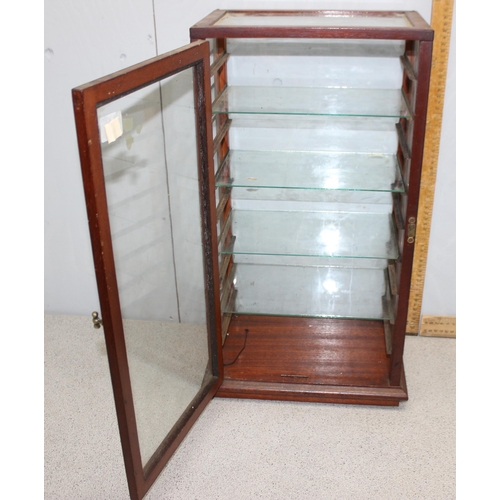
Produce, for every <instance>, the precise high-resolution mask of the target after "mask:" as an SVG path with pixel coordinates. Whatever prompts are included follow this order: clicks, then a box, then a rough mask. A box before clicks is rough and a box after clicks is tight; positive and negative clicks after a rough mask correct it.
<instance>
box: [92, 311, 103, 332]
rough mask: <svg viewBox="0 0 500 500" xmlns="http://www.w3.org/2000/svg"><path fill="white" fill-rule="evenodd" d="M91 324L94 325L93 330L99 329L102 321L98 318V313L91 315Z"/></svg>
mask: <svg viewBox="0 0 500 500" xmlns="http://www.w3.org/2000/svg"><path fill="white" fill-rule="evenodd" d="M92 322H93V323H94V328H101V326H102V319H101V318H99V313H98V312H96V311H94V312H93V313H92Z"/></svg>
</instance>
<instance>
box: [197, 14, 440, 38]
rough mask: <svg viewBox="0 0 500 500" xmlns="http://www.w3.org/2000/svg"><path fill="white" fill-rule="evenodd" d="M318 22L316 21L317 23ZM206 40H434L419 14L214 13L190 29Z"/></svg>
mask: <svg viewBox="0 0 500 500" xmlns="http://www.w3.org/2000/svg"><path fill="white" fill-rule="evenodd" d="M316 20H317V22H316ZM190 35H191V40H197V39H206V38H352V39H382V40H429V41H430V40H433V38H434V30H433V29H432V28H431V26H429V24H428V23H427V22H426V21H425V20H424V19H423V18H422V17H421V16H420V14H419V13H418V12H416V11H356V10H215V11H213V12H212V13H211V14H209V15H208V16H206V17H205V18H204V19H202V20H201V21H200V22H198V23H197V24H195V25H194V26H192V27H191V29H190Z"/></svg>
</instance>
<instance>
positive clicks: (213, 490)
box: [45, 316, 456, 500]
mask: <svg viewBox="0 0 500 500" xmlns="http://www.w3.org/2000/svg"><path fill="white" fill-rule="evenodd" d="M455 344H456V342H455V340H452V339H435V338H424V337H411V336H410V337H407V342H406V345H407V347H406V351H405V366H406V375H407V382H408V390H409V393H410V400H409V401H408V402H406V403H402V404H401V405H400V407H398V408H383V407H364V406H348V405H326V404H306V403H289V402H274V401H270V402H267V401H250V400H224V399H214V400H213V401H212V402H211V403H210V404H209V405H208V407H207V409H206V410H205V412H204V413H203V414H202V416H201V418H200V419H199V421H198V422H197V424H196V425H195V426H194V428H193V429H192V430H191V432H190V433H189V435H188V436H187V438H186V439H185V441H184V442H183V444H182V445H181V447H180V448H179V450H178V451H177V452H176V454H175V455H174V457H173V458H172V460H171V461H170V463H169V464H168V465H167V467H166V469H165V470H164V472H163V473H162V475H161V476H160V477H159V479H158V480H157V482H156V483H155V484H154V485H153V487H152V488H151V490H150V492H149V493H148V495H147V498H148V499H149V500H170V499H171V500H226V499H228V500H229V499H236V500H247V499H248V500H250V499H252V500H253V499H265V500H309V499H311V500H312V499H314V500H332V499H335V500H358V499H359V500H376V499H380V500H382V499H383V500H399V499H405V500H406V499H420V500H440V499H443V500H444V499H446V500H451V499H454V498H456V495H455ZM45 498H46V499H47V500H52V499H64V500H68V499H71V500H76V499H89V500H104V499H112V500H114V499H116V500H121V499H123V500H126V499H127V498H128V492H127V485H126V478H125V471H124V467H123V460H122V456H121V448H120V442H119V437H118V429H117V424H116V417H115V413H114V403H113V397H112V392H111V384H110V380H109V373H108V367H107V361H106V355H105V349H104V342H103V337H102V330H94V329H93V328H92V323H91V319H90V318H80V317H72V316H46V318H45Z"/></svg>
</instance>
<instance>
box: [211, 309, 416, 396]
mask: <svg viewBox="0 0 500 500" xmlns="http://www.w3.org/2000/svg"><path fill="white" fill-rule="evenodd" d="M246 330H248V331H246ZM245 338H246V343H245ZM243 346H245V347H244V349H243V350H242V348H243ZM240 351H241V354H239V356H238V353H240ZM223 354H224V364H225V365H226V366H225V367H224V382H223V383H222V386H221V387H220V389H219V391H218V392H217V396H219V397H235V398H256V399H277V400H287V401H308V402H325V403H343V404H345V403H352V404H374V405H392V406H397V405H398V404H399V402H400V401H405V400H407V399H408V394H407V391H406V383H405V380H404V371H403V375H402V380H401V384H400V385H399V386H391V385H389V368H390V363H389V361H390V358H389V357H388V356H387V354H386V349H385V337H384V324H383V322H382V321H366V320H336V319H318V318H296V317H275V316H250V315H234V316H233V318H232V321H231V324H230V326H229V332H228V337H227V338H226V342H225V344H224V349H223Z"/></svg>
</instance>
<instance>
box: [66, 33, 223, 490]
mask: <svg viewBox="0 0 500 500" xmlns="http://www.w3.org/2000/svg"><path fill="white" fill-rule="evenodd" d="M209 71H210V64H209V44H208V42H195V43H192V44H190V45H188V46H186V47H183V48H182V49H179V50H176V51H174V52H171V53H168V54H165V55H163V56H160V57H156V58H154V59H151V60H149V61H146V62H145V63H141V64H139V65H136V66H133V67H131V68H129V69H127V70H123V71H120V72H118V73H115V74H113V75H110V76H108V77H105V78H102V79H100V80H96V81H94V82H91V83H89V84H87V85H83V86H81V87H78V88H76V89H74V90H73V100H74V106H75V117H76V124H77V132H78V142H79V149H80V157H81V163H82V173H83V180H84V187H85V196H86V201H87V211H88V218H89V224H90V231H91V239H92V248H93V254H94V263H95V269H96V276H97V283H98V289H99V299H100V307H101V309H100V313H101V316H102V326H103V327H104V333H105V338H106V346H107V352H108V358H109V365H110V371H111V378H112V384H113V391H114V395H115V403H116V410H117V415H118V421H119V428H120V435H121V440H122V447H123V454H124V459H125V465H126V471H127V477H128V482H129V490H130V494H131V497H132V498H134V499H140V498H142V497H143V496H144V495H145V494H146V492H147V490H148V489H149V487H150V486H151V485H152V483H153V482H154V480H155V479H156V477H157V476H158V474H159V473H160V472H161V470H162V468H163V466H164V465H165V463H166V462H167V461H168V459H169V458H170V456H171V455H172V454H173V452H174V450H175V448H176V447H177V446H178V445H179V444H180V442H181V440H182V439H183V437H184V436H185V434H186V433H187V431H188V430H189V428H190V427H191V426H192V425H193V423H194V422H195V420H196V418H197V417H198V416H199V414H200V412H201V411H202V409H203V408H204V407H205V406H206V404H207V403H208V402H209V401H210V399H211V398H212V397H213V395H214V394H215V392H216V390H217V388H218V387H219V386H220V383H221V380H222V356H221V345H220V342H221V341H220V339H221V335H220V305H219V297H218V293H217V291H216V290H215V288H214V283H218V281H219V280H218V276H217V263H216V262H217V261H216V258H217V256H216V255H215V256H214V253H213V249H214V248H216V240H215V238H216V231H215V220H214V218H213V214H214V213H215V210H214V204H215V200H214V199H213V195H212V193H213V192H214V188H213V186H214V179H213V172H214V170H213V158H212V157H213V153H212V145H211V143H212V137H211V133H212V132H211V128H210V125H209V124H210V117H211V110H210V76H209ZM89 323H90V319H89Z"/></svg>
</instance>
